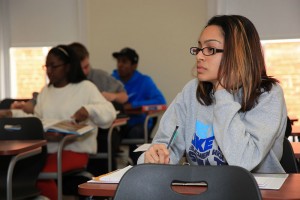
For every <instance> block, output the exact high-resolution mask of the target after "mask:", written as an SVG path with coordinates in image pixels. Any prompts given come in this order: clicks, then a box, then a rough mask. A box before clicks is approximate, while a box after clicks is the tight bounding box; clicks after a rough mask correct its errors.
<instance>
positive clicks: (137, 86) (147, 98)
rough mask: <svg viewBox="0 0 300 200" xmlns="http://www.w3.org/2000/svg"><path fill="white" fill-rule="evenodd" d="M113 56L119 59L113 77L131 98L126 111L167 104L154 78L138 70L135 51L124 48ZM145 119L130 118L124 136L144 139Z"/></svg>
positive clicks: (139, 116)
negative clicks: (123, 86) (121, 84)
mask: <svg viewBox="0 0 300 200" xmlns="http://www.w3.org/2000/svg"><path fill="white" fill-rule="evenodd" d="M112 55H113V57H114V58H116V59H117V69H116V70H114V71H113V74H112V75H113V76H114V77H115V78H116V79H118V80H120V81H121V82H122V83H123V84H124V85H125V89H126V91H127V94H128V96H129V99H128V102H127V103H126V104H124V109H125V110H126V109H130V108H138V107H140V106H143V105H152V104H166V100H165V98H164V96H163V94H162V93H161V91H160V90H159V89H158V87H157V86H156V84H155V83H154V81H153V80H152V78H151V77H149V76H147V75H144V74H142V73H140V72H139V71H138V70H137V66H138V61H139V56H138V54H137V53H136V51H135V50H134V49H131V48H124V49H122V50H121V51H120V52H115V53H113V54H112ZM145 118H146V115H145V114H142V115H134V116H133V115H132V116H130V119H129V121H128V125H127V126H125V127H122V135H124V137H125V138H143V137H144V128H143V125H144V121H145ZM135 148H136V145H132V146H131V147H130V157H131V159H132V160H133V162H134V163H136V161H137V156H136V154H134V153H132V151H133V150H134V149H135Z"/></svg>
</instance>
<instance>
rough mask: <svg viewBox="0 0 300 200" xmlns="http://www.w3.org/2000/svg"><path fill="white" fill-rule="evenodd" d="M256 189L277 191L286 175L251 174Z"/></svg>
mask: <svg viewBox="0 0 300 200" xmlns="http://www.w3.org/2000/svg"><path fill="white" fill-rule="evenodd" d="M253 176H254V178H255V180H256V182H257V184H258V187H259V188H260V189H266V190H279V189H280V188H281V186H282V185H283V183H284V181H285V180H286V179H287V177H288V176H289V175H288V174H253Z"/></svg>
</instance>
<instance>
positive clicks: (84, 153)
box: [2, 45, 116, 200]
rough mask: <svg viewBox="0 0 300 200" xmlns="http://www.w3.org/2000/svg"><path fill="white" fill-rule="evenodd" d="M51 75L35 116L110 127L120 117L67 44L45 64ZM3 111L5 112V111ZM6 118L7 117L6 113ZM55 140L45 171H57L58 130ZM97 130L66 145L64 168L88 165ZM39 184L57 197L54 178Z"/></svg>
mask: <svg viewBox="0 0 300 200" xmlns="http://www.w3.org/2000/svg"><path fill="white" fill-rule="evenodd" d="M44 67H45V70H46V72H47V76H48V78H49V84H48V85H47V86H45V87H44V88H43V89H42V91H41V92H40V94H39V95H38V97H37V104H36V106H35V108H34V115H35V116H37V117H39V118H41V119H57V120H66V119H71V118H72V119H73V120H75V121H76V122H78V123H79V122H86V123H88V124H90V125H92V126H95V127H97V126H99V127H101V128H108V127H110V126H111V124H112V122H113V121H114V120H115V118H116V111H115V109H114V107H113V105H112V104H111V103H110V102H109V101H107V100H106V99H105V98H104V97H103V96H102V95H101V93H99V92H98V89H97V88H96V86H95V85H94V84H93V83H91V82H90V81H87V80H86V78H85V75H84V74H83V72H82V69H81V66H80V61H79V59H78V58H77V56H76V54H75V52H74V51H73V50H72V49H71V48H70V47H69V46H66V45H59V46H57V47H54V48H52V49H51V50H50V51H49V53H48V55H47V58H46V65H45V66H44ZM2 114H3V113H2ZM6 116H26V115H25V113H24V112H23V111H22V110H20V109H18V110H12V111H8V112H6ZM2 117H3V116H2ZM46 136H47V138H48V139H51V140H52V141H51V142H49V143H48V144H47V147H48V152H49V155H48V159H47V162H46V165H45V167H44V169H43V171H44V172H53V171H56V165H57V164H56V163H57V160H56V152H57V142H54V141H55V140H57V139H59V138H60V137H61V135H60V134H58V133H47V134H46ZM96 137H97V129H96V128H95V129H94V130H93V131H91V132H89V133H87V134H85V135H84V136H82V137H81V139H80V140H79V141H76V142H72V143H70V144H68V145H66V147H65V148H64V151H63V160H62V170H63V172H66V171H70V170H73V169H81V168H84V167H86V166H87V162H88V154H90V153H96V151H97V141H96ZM38 187H39V188H40V189H41V191H42V194H43V195H44V196H47V197H49V198H50V199H51V200H52V199H57V187H56V183H55V181H54V180H53V181H52V180H40V181H38Z"/></svg>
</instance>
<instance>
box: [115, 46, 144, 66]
mask: <svg viewBox="0 0 300 200" xmlns="http://www.w3.org/2000/svg"><path fill="white" fill-rule="evenodd" d="M112 56H113V57H114V58H119V57H121V56H124V57H127V58H129V60H131V62H132V64H137V63H138V61H139V55H138V54H137V53H136V52H135V50H134V49H131V48H128V47H126V48H124V49H121V51H120V52H114V53H113V54H112Z"/></svg>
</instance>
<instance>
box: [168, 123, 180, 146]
mask: <svg viewBox="0 0 300 200" xmlns="http://www.w3.org/2000/svg"><path fill="white" fill-rule="evenodd" d="M177 129H178V125H176V127H175V130H174V132H173V134H172V137H171V138H170V141H169V143H168V146H167V149H169V148H170V145H171V143H172V142H173V140H174V139H175V137H176V135H177Z"/></svg>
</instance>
